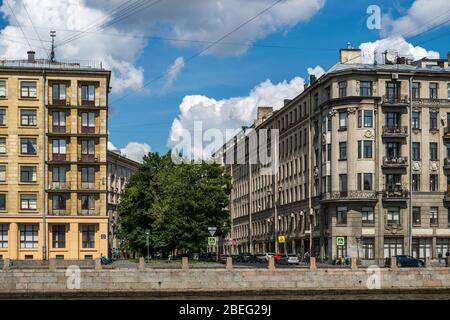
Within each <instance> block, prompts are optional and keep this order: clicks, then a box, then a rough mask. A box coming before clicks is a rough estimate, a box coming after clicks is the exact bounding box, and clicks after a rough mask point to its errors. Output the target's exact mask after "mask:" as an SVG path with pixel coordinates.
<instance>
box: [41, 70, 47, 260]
mask: <svg viewBox="0 0 450 320" xmlns="http://www.w3.org/2000/svg"><path fill="white" fill-rule="evenodd" d="M46 85H47V76H46V74H45V69H42V138H43V139H42V140H43V147H42V184H43V188H42V232H43V244H42V259H43V260H47V219H46V214H47V202H46V200H45V190H46V187H45V186H46V183H47V180H46V166H45V163H46V161H45V159H46V155H47V152H46V151H47V139H46V131H47V130H46V127H47V117H46V116H47V114H46V111H47V110H46V108H45V101H46V97H45V87H46Z"/></svg>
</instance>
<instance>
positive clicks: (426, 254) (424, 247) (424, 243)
mask: <svg viewBox="0 0 450 320" xmlns="http://www.w3.org/2000/svg"><path fill="white" fill-rule="evenodd" d="M431 243H432V240H431V238H413V239H412V255H413V257H414V258H418V259H425V258H431Z"/></svg>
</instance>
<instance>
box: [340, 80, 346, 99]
mask: <svg viewBox="0 0 450 320" xmlns="http://www.w3.org/2000/svg"><path fill="white" fill-rule="evenodd" d="M338 86H339V98H343V97H345V96H347V81H339V83H338Z"/></svg>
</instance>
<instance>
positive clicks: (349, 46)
mask: <svg viewBox="0 0 450 320" xmlns="http://www.w3.org/2000/svg"><path fill="white" fill-rule="evenodd" d="M347 49H353V48H352V43H351V42H350V41H349V42H347Z"/></svg>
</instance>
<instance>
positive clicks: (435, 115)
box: [430, 111, 438, 130]
mask: <svg viewBox="0 0 450 320" xmlns="http://www.w3.org/2000/svg"><path fill="white" fill-rule="evenodd" d="M437 120H438V113H437V112H434V111H430V130H433V129H434V130H436V129H437V127H438V121H437Z"/></svg>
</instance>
